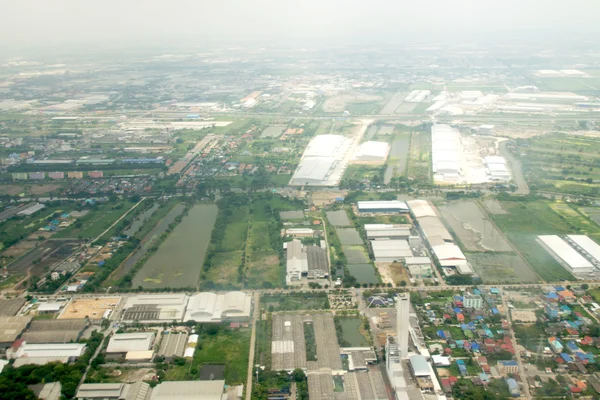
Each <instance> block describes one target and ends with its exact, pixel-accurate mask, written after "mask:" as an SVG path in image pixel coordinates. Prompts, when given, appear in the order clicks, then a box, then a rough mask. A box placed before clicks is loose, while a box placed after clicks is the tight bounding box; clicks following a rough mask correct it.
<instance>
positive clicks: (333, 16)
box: [0, 0, 600, 46]
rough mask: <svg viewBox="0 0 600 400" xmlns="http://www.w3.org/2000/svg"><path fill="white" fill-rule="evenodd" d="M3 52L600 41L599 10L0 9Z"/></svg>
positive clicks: (414, 6) (119, 3)
mask: <svg viewBox="0 0 600 400" xmlns="http://www.w3.org/2000/svg"><path fill="white" fill-rule="evenodd" d="M0 15H1V16H2V23H0V44H1V45H10V44H18V45H26V44H32V45H37V46H39V45H46V44H62V45H68V44H71V43H77V44H82V43H89V44H90V45H99V44H100V45H115V44H117V45H118V44H121V43H129V42H132V43H133V42H142V43H146V44H152V43H153V42H163V43H165V42H171V41H173V42H175V41H182V42H183V41H185V42H190V43H198V44H204V43H207V44H208V43H211V42H228V43H231V44H235V43H236V42H245V41H249V40H252V41H277V42H281V41H285V40H298V41H303V40H304V41H307V42H316V41H319V42H326V41H337V40H341V41H351V40H354V39H356V38H363V39H366V40H386V39H390V40H402V39H405V40H402V41H408V42H410V41H411V39H413V38H414V39H419V37H420V36H421V35H423V34H427V35H432V36H434V37H435V36H439V37H440V38H444V37H448V36H449V35H455V34H456V35H465V34H470V35H472V36H473V38H474V39H477V38H481V37H483V38H485V37H486V36H487V35H491V34H496V35H500V34H501V35H506V34H511V33H512V34H517V33H518V34H522V33H523V32H531V33H533V34H536V33H542V32H548V33H553V34H555V35H556V36H557V37H565V36H567V37H568V35H569V34H570V33H572V32H576V31H577V32H580V31H582V30H589V31H592V32H593V31H595V32H596V33H598V32H600V28H598V25H600V24H598V23H597V17H598V15H600V1H597V0H568V1H565V0H385V1H384V0H243V1H241V0H212V1H205V0H194V1H192V0H0Z"/></svg>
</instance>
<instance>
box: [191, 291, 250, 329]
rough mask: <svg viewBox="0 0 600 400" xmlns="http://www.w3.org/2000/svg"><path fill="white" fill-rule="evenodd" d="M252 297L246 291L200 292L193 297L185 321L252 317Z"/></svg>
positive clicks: (212, 320)
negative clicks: (224, 292)
mask: <svg viewBox="0 0 600 400" xmlns="http://www.w3.org/2000/svg"><path fill="white" fill-rule="evenodd" d="M251 308H252V297H251V296H250V295H248V294H246V293H244V292H229V293H226V294H216V293H211V292H202V293H198V294H196V295H194V296H192V297H191V299H190V302H189V304H188V307H187V310H186V312H185V317H184V321H197V322H221V321H222V320H223V319H224V318H250V310H251Z"/></svg>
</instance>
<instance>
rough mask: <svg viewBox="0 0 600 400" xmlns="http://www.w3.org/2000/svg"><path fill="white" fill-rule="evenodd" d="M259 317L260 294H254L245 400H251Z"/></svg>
mask: <svg viewBox="0 0 600 400" xmlns="http://www.w3.org/2000/svg"><path fill="white" fill-rule="evenodd" d="M259 316H260V292H255V293H254V314H253V315H252V334H251V335H250V355H249V357H248V377H247V379H246V400H252V372H254V351H255V347H256V323H257V322H258V317H259Z"/></svg>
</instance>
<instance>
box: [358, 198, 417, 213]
mask: <svg viewBox="0 0 600 400" xmlns="http://www.w3.org/2000/svg"><path fill="white" fill-rule="evenodd" d="M358 210H359V211H362V210H398V211H408V206H407V205H406V203H405V202H403V201H399V200H390V201H359V202H358Z"/></svg>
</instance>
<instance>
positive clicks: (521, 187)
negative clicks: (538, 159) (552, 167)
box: [500, 142, 529, 195]
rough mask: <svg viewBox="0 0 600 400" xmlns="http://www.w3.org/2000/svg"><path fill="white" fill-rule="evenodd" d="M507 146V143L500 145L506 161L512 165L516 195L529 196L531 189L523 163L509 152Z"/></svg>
mask: <svg viewBox="0 0 600 400" xmlns="http://www.w3.org/2000/svg"><path fill="white" fill-rule="evenodd" d="M507 145H508V143H507V142H502V143H500V154H502V156H503V157H504V158H505V159H506V161H508V164H510V170H511V171H512V174H513V179H514V181H515V184H516V185H517V190H516V191H515V194H520V195H528V194H529V187H528V186H527V182H525V177H524V176H523V168H522V165H521V161H519V160H517V159H516V158H515V157H514V156H513V155H512V153H511V152H510V151H508V148H507Z"/></svg>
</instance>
